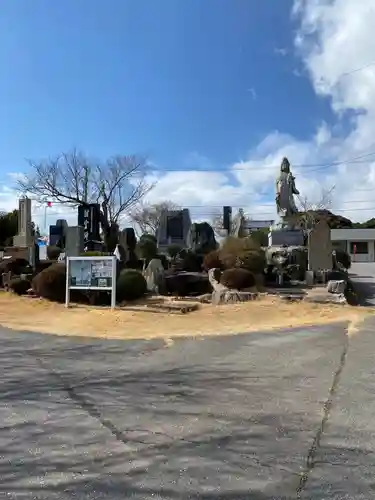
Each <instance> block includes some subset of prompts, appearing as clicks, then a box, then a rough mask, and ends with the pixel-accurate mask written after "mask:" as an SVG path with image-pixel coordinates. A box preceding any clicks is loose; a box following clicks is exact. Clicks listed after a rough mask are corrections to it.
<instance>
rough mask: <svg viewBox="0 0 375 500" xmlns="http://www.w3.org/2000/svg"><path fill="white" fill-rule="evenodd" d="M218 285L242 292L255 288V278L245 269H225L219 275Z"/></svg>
mask: <svg viewBox="0 0 375 500" xmlns="http://www.w3.org/2000/svg"><path fill="white" fill-rule="evenodd" d="M220 283H221V284H222V285H224V286H226V287H228V288H231V289H235V290H243V289H244V288H250V287H252V286H255V277H254V275H253V273H252V272H250V271H248V270H247V269H242V268H233V269H226V270H225V271H224V272H223V274H222V275H221V278H220Z"/></svg>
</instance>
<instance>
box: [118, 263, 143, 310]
mask: <svg viewBox="0 0 375 500" xmlns="http://www.w3.org/2000/svg"><path fill="white" fill-rule="evenodd" d="M146 293H147V283H146V280H145V278H144V277H143V275H142V273H140V272H139V271H136V270H135V269H123V270H122V271H121V272H120V275H119V276H118V278H117V283H116V298H117V301H118V302H122V301H124V300H137V299H140V298H141V297H143V295H145V294H146Z"/></svg>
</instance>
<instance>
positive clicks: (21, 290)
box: [9, 278, 31, 295]
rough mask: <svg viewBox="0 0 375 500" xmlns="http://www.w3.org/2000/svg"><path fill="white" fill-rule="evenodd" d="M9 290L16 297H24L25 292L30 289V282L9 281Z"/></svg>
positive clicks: (18, 279)
mask: <svg viewBox="0 0 375 500" xmlns="http://www.w3.org/2000/svg"><path fill="white" fill-rule="evenodd" d="M9 288H10V289H11V290H12V292H14V293H16V294H17V295H26V293H27V290H29V288H31V282H30V281H29V280H21V279H20V278H14V279H12V280H11V281H10V283H9Z"/></svg>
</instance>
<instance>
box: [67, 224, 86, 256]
mask: <svg viewBox="0 0 375 500" xmlns="http://www.w3.org/2000/svg"><path fill="white" fill-rule="evenodd" d="M83 233H84V228H83V227H81V226H68V227H67V228H66V233H65V254H66V256H67V257H78V256H79V255H81V253H83V251H84V237H83Z"/></svg>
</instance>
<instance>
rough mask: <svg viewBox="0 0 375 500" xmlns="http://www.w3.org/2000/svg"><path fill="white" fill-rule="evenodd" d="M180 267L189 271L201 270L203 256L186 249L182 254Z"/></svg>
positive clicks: (196, 271)
mask: <svg viewBox="0 0 375 500" xmlns="http://www.w3.org/2000/svg"><path fill="white" fill-rule="evenodd" d="M181 258H182V269H183V270H184V271H188V272H191V273H199V272H200V271H202V265H203V256H202V255H198V254H197V253H195V252H193V251H192V250H186V251H184V252H183V254H182V257H181Z"/></svg>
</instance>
